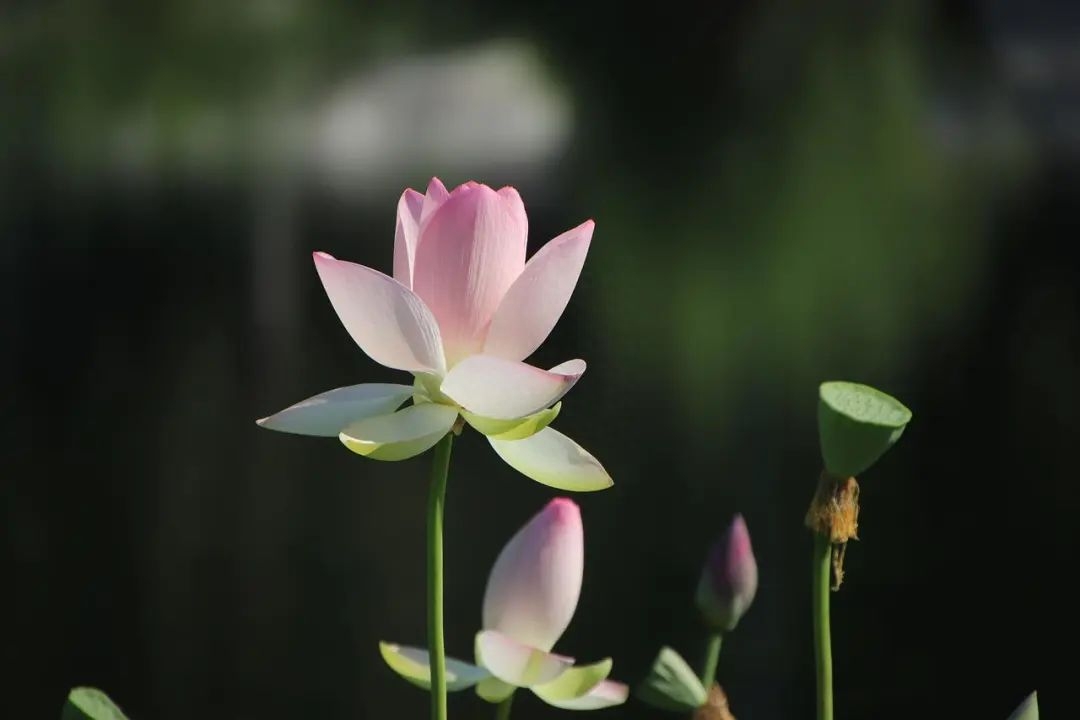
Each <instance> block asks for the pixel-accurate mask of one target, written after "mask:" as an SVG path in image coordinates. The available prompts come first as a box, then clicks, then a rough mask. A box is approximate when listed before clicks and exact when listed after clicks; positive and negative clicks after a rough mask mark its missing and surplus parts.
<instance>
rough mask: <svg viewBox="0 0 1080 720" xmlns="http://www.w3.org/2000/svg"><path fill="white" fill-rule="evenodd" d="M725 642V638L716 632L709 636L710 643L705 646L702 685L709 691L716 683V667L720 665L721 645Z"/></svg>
mask: <svg viewBox="0 0 1080 720" xmlns="http://www.w3.org/2000/svg"><path fill="white" fill-rule="evenodd" d="M723 642H724V636H723V635H721V634H720V633H718V632H716V633H713V634H712V635H709V642H708V644H707V645H706V646H705V661H704V663H702V668H701V684H702V685H704V686H705V689H706V690H708V689H709V688H711V687H712V684H713V683H714V682H716V666H717V665H719V663H720V645H721V644H722V643H723Z"/></svg>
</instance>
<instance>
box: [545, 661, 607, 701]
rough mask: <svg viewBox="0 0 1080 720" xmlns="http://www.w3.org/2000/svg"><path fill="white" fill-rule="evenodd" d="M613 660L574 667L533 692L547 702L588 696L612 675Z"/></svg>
mask: <svg viewBox="0 0 1080 720" xmlns="http://www.w3.org/2000/svg"><path fill="white" fill-rule="evenodd" d="M611 665H612V660H611V658H604V659H603V660H601V661H600V662H597V663H592V664H591V665H582V666H580V667H572V668H570V669H569V670H567V671H566V672H564V673H563V674H562V675H560V676H559V677H557V678H555V679H554V680H552V681H551V682H549V683H545V684H543V685H537V686H536V687H534V688H532V691H533V692H534V693H536V694H537V695H538V696H540V698H541V699H543V700H546V701H547V702H549V703H550V702H562V701H564V700H573V699H575V698H579V697H581V696H582V695H586V694H588V692H589V691H590V690H592V689H593V688H594V687H596V686H597V685H599V684H600V683H601V682H602V681H604V680H606V679H607V676H608V675H610V674H611Z"/></svg>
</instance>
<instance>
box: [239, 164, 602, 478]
mask: <svg viewBox="0 0 1080 720" xmlns="http://www.w3.org/2000/svg"><path fill="white" fill-rule="evenodd" d="M527 230H528V218H527V217H526V214H525V207H524V205H523V204H522V201H521V197H520V196H519V195H518V193H517V191H516V190H514V189H513V188H511V187H504V188H502V189H500V190H498V191H495V190H493V189H492V188H490V187H488V186H486V185H482V184H478V183H475V182H468V183H465V184H464V185H461V186H459V187H457V188H455V189H454V190H453V192H447V191H446V188H445V187H444V186H443V184H442V183H441V182H440V181H439V180H438V179H437V178H436V179H433V180H432V181H431V183H430V184H429V185H428V189H427V194H426V195H421V194H420V193H418V192H416V191H414V190H412V189H408V190H406V191H405V192H404V193H403V194H402V196H401V199H400V201H399V202H398V211H397V230H396V234H395V242H394V277H393V278H391V277H388V276H387V275H384V274H383V273H381V272H379V271H377V270H372V269H371V268H368V267H365V266H363V265H357V264H355V263H351V262H347V261H344V260H337V259H335V258H334V257H332V256H330V255H328V254H326V253H323V252H317V253H315V256H314V257H315V268H316V270H317V272H318V274H319V277H320V279H321V280H322V283H323V287H324V288H325V290H326V293H327V295H328V296H329V298H330V303H331V305H332V306H333V308H334V310H335V311H336V312H337V315H338V317H339V318H340V319H341V322H342V324H343V325H344V326H345V329H346V330H347V331H348V333H349V334H350V335H351V336H352V338H353V340H355V341H356V344H357V345H359V346H360V348H361V349H362V350H363V351H364V352H365V353H366V354H367V355H368V356H369V357H371V358H372V359H373V360H375V361H376V362H378V363H380V364H382V365H385V366H386V367H389V368H393V369H396V370H404V371H407V372H409V373H412V375H413V378H414V381H413V383H412V384H411V385H398V384H386V383H377V384H364V385H352V386H348V387H340V388H336V389H333V390H329V391H327V392H323V393H320V394H318V395H315V396H314V397H311V398H308V399H306V400H304V401H302V402H299V403H297V404H295V405H292V406H291V407H289V408H286V409H285V410H282V411H280V412H278V413H276V414H274V415H271V416H269V417H266V418H262V419H261V420H259V421H258V423H259V425H261V426H262V427H265V428H268V429H271V430H280V431H283V432H290V433H297V434H301V435H316V436H325V437H335V436H336V437H338V438H339V439H340V440H341V442H342V443H344V444H345V446H346V447H348V448H349V449H350V450H352V451H354V452H356V453H359V454H360V455H364V456H366V457H369V458H373V459H376V460H403V459H405V458H410V457H413V456H415V455H418V454H419V453H422V452H424V451H426V450H428V449H429V448H431V447H432V446H433V445H435V443H437V442H438V441H439V439H440V438H442V437H443V436H444V435H446V433H447V432H449V431H450V430H451V429H453V428H455V425H456V423H457V422H458V418H459V417H462V418H464V420H465V421H466V422H468V423H469V424H470V425H471V426H472V427H474V428H475V429H477V430H478V431H479V432H481V433H483V434H484V435H486V436H487V438H488V441H489V442H490V443H491V446H492V447H493V448H494V449H495V452H496V453H498V454H499V456H500V457H502V458H503V460H505V461H506V462H507V463H508V464H509V465H510V466H511V467H513V468H515V469H516V470H518V471H519V472H521V473H523V474H524V475H527V476H528V477H530V478H532V479H534V480H536V481H538V482H541V483H544V484H546V485H550V486H552V487H555V488H560V489H563V490H568V491H588V490H600V489H603V488H606V487H610V486H611V484H612V480H611V478H610V477H609V476H608V474H607V472H606V471H605V470H604V468H603V466H602V465H601V464H600V463H599V462H598V461H597V460H596V458H594V457H593V456H592V455H590V454H589V453H588V452H587V451H585V450H584V449H583V448H581V446H579V445H578V444H577V443H575V442H574V441H573V440H571V439H570V438H568V437H566V436H565V435H563V434H562V433H560V432H558V431H557V430H555V429H553V428H551V427H548V425H549V424H550V423H551V421H552V420H554V419H555V417H556V415H558V413H559V409H560V407H561V403H560V399H561V398H562V397H563V395H565V394H566V393H567V392H568V391H569V390H570V388H572V387H573V386H574V384H575V383H576V382H577V381H578V379H579V378H580V377H581V375H582V373H584V372H585V362H584V361H583V360H579V359H574V360H568V361H567V362H564V363H561V364H559V365H557V366H555V367H553V368H549V369H546V370H545V369H543V368H538V367H535V366H533V365H529V364H527V363H525V362H523V361H524V360H525V359H526V358H528V357H529V356H530V355H531V354H532V353H533V352H534V351H535V350H536V349H537V348H538V347H539V346H540V344H541V343H543V341H544V339H545V338H547V336H548V334H549V333H550V332H551V330H552V328H553V327H554V326H555V323H556V322H557V321H558V319H559V317H560V316H561V315H562V312H563V310H564V309H565V307H566V304H567V302H568V301H569V299H570V295H571V293H572V292H573V290H574V286H575V285H576V284H577V280H578V276H579V275H580V273H581V268H582V265H583V264H584V262H585V255H586V253H587V252H588V249H589V243H590V241H591V239H592V232H593V222H592V221H591V220H588V221H586V222H584V223H582V224H581V225H579V226H577V227H575V228H573V229H572V230H568V231H567V232H565V233H563V234H562V235H559V236H558V237H556V238H555V239H554V240H551V241H550V242H548V243H547V244H546V245H545V246H544V247H542V248H541V249H540V250H539V251H538V252H537V253H536V254H535V255H533V256H532V257H531V258H530V259H529V261H528V262H526V261H525V244H526V235H527ZM409 398H412V401H413V402H412V404H411V405H408V406H406V407H404V408H401V406H402V404H404V403H405V402H406V400H408V399H409ZM399 408H400V409H399Z"/></svg>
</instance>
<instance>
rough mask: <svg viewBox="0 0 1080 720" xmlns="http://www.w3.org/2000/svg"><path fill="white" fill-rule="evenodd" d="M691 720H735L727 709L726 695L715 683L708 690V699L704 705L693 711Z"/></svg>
mask: <svg viewBox="0 0 1080 720" xmlns="http://www.w3.org/2000/svg"><path fill="white" fill-rule="evenodd" d="M693 720H735V716H734V715H732V714H731V709H730V708H729V707H728V700H727V695H725V694H724V690H723V689H722V688H721V687H720V685H718V684H717V683H713V684H712V687H711V688H709V699H708V700H706V701H705V704H704V705H702V706H701V707H699V708H698V709H696V710H694V718H693Z"/></svg>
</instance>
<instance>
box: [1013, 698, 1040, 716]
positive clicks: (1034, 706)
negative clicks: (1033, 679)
mask: <svg viewBox="0 0 1080 720" xmlns="http://www.w3.org/2000/svg"><path fill="white" fill-rule="evenodd" d="M1009 720H1039V694H1038V692H1035V691H1032V693H1031V694H1030V695H1028V696H1027V697H1026V698H1024V702H1022V703H1020V706H1019V707H1017V708H1016V709H1015V710H1013V714H1012V715H1010V716H1009Z"/></svg>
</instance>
